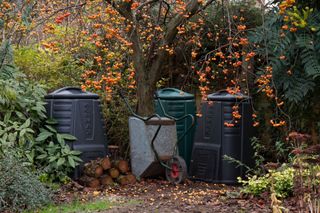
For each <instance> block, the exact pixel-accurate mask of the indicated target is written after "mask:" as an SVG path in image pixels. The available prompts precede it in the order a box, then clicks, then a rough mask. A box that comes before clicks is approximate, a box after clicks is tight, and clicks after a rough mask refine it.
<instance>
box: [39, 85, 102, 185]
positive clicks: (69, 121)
mask: <svg viewBox="0 0 320 213" xmlns="http://www.w3.org/2000/svg"><path fill="white" fill-rule="evenodd" d="M45 99H46V102H47V106H46V108H47V114H48V117H50V118H54V119H55V120H57V121H58V124H57V126H56V128H57V130H58V132H60V133H68V134H72V135H74V136H75V137H76V138H77V140H76V141H73V142H69V143H68V145H69V146H70V147H71V148H72V149H73V150H79V151H81V152H82V154H81V155H80V158H81V159H82V160H83V163H82V165H83V164H84V163H85V162H88V161H90V160H92V159H95V158H98V157H104V156H106V155H107V137H106V131H105V125H104V120H103V116H102V112H101V106H100V100H99V96H98V95H97V94H93V93H90V92H84V91H82V90H81V89H80V88H77V87H64V88H61V89H58V90H56V91H54V92H52V93H50V94H48V95H47V96H46V97H45ZM82 165H80V167H78V168H76V170H75V173H74V178H75V179H78V178H79V177H80V176H81V173H82Z"/></svg>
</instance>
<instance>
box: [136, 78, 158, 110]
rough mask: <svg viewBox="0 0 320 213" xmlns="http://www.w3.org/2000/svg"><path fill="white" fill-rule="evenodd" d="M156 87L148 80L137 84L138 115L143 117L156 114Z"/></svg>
mask: <svg viewBox="0 0 320 213" xmlns="http://www.w3.org/2000/svg"><path fill="white" fill-rule="evenodd" d="M155 90H156V86H155V85H154V84H152V83H151V82H147V80H144V81H140V82H138V83H137V99H138V106H137V113H138V114H139V115H142V116H150V115H152V114H154V113H155V112H154V92H155Z"/></svg>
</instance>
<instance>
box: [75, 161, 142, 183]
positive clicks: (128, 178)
mask: <svg viewBox="0 0 320 213" xmlns="http://www.w3.org/2000/svg"><path fill="white" fill-rule="evenodd" d="M83 173H84V175H83V176H82V177H81V178H80V179H79V182H80V184H82V185H84V186H87V187H91V188H98V187H100V186H110V185H113V184H115V183H119V184H120V185H126V184H134V183H135V182H136V178H135V176H134V175H133V174H131V173H130V172H129V164H128V161H126V160H116V161H113V162H111V160H110V158H109V157H105V158H98V159H96V160H92V161H90V162H88V163H86V164H85V165H84V168H83Z"/></svg>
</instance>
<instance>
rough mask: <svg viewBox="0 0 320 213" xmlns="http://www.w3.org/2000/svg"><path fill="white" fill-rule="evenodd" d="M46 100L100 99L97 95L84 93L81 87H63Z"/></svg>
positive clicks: (47, 96) (50, 94) (49, 95)
mask: <svg viewBox="0 0 320 213" xmlns="http://www.w3.org/2000/svg"><path fill="white" fill-rule="evenodd" d="M45 98H46V99H98V98H99V96H98V95H97V94H94V93H91V92H86V91H82V90H81V89H80V88H79V87H63V88H61V89H58V90H56V91H54V92H52V93H49V94H48V95H46V97H45Z"/></svg>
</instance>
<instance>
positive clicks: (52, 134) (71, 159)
mask: <svg viewBox="0 0 320 213" xmlns="http://www.w3.org/2000/svg"><path fill="white" fill-rule="evenodd" d="M46 123H47V124H46V125H44V127H43V128H41V129H40V133H39V135H38V137H37V138H36V140H35V141H36V142H35V144H34V146H33V149H32V151H31V153H34V156H35V159H32V158H30V160H33V162H34V163H35V164H36V165H38V166H39V167H44V168H43V170H44V171H45V173H44V174H42V176H41V179H42V180H43V181H45V182H53V181H60V182H65V181H66V180H67V177H66V174H69V173H71V172H72V170H73V169H74V168H75V167H76V166H77V165H79V163H80V162H81V159H80V158H79V157H78V156H79V155H80V152H79V151H76V150H71V149H70V147H69V146H68V145H66V140H68V141H72V140H76V138H75V137H74V136H72V135H69V134H60V133H58V132H57V130H56V129H54V128H53V127H52V126H50V124H51V125H54V124H57V123H56V122H55V121H52V120H48V121H47V122H46Z"/></svg>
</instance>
